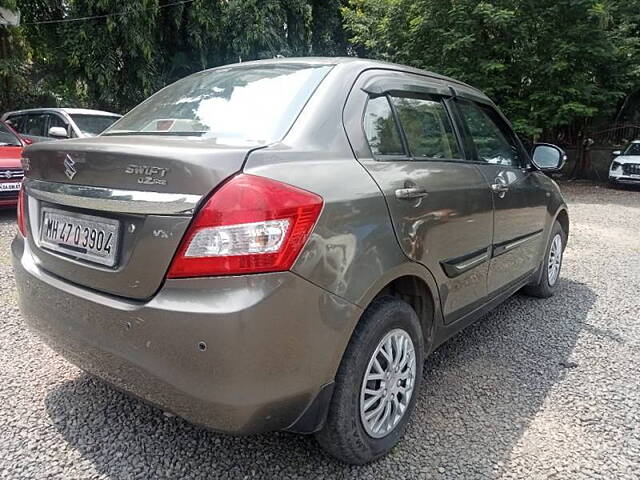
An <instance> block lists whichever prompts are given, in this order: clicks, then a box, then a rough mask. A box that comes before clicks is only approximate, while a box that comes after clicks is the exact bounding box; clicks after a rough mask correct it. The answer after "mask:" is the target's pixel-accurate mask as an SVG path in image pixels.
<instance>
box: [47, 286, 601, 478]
mask: <svg viewBox="0 0 640 480" xmlns="http://www.w3.org/2000/svg"><path fill="white" fill-rule="evenodd" d="M594 302H595V294H594V292H593V291H592V290H591V289H590V288H588V287H587V286H585V285H583V284H580V283H577V282H573V281H570V280H564V281H563V284H562V287H561V290H560V291H559V292H558V294H557V295H556V296H555V297H554V298H551V299H548V300H539V299H532V298H528V297H525V296H523V295H516V296H515V297H513V298H511V299H509V300H508V301H507V302H505V303H504V304H502V305H501V306H500V307H498V308H497V309H496V310H495V311H493V312H492V313H490V314H488V315H486V316H485V317H484V318H483V319H482V320H480V321H479V322H477V323H476V324H475V325H473V326H471V327H469V328H468V329H466V330H465V331H464V332H462V333H460V334H459V335H457V336H456V337H454V338H453V339H451V340H450V341H449V342H447V343H446V344H445V345H444V346H442V347H441V348H440V349H438V350H437V351H436V352H435V353H434V354H433V355H431V356H430V357H429V358H428V360H427V362H426V365H425V376H424V382H423V385H422V391H421V393H420V396H419V398H418V402H417V405H416V411H415V412H414V418H413V422H411V424H410V427H409V429H408V431H407V434H406V435H405V439H404V440H403V441H402V442H401V443H400V445H399V446H398V447H396V448H395V449H394V450H393V451H392V452H391V454H390V455H389V456H387V457H385V458H383V459H382V460H380V461H379V462H380V463H387V464H388V465H386V468H385V471H397V472H398V478H408V477H419V476H423V477H430V476H431V475H435V476H437V477H441V476H444V477H450V478H454V477H461V476H464V477H465V478H495V477H497V476H499V474H500V470H501V466H503V465H505V464H506V463H508V460H509V457H510V454H511V452H512V450H513V448H514V446H515V445H516V444H517V442H518V441H519V440H520V439H521V437H522V436H523V434H524V433H525V432H526V430H527V428H528V426H529V425H530V423H531V421H532V420H533V419H534V418H535V416H536V414H537V413H538V412H539V411H540V410H541V408H542V406H543V403H544V402H545V401H546V399H547V398H548V396H549V395H550V392H551V390H552V389H553V387H554V385H555V384H557V383H558V382H561V381H562V380H563V378H564V376H565V375H567V372H570V371H571V370H572V369H573V368H580V365H578V364H575V363H572V362H571V356H572V351H573V349H574V346H575V344H576V342H577V340H578V338H579V336H580V332H581V331H582V329H583V328H584V327H585V324H586V319H587V314H588V312H589V311H590V309H591V307H592V305H593V304H594ZM46 408H47V412H48V415H49V417H50V420H51V421H52V423H53V425H54V426H55V428H56V429H57V430H58V431H59V432H60V433H61V435H62V436H63V437H64V439H65V440H66V441H67V442H68V445H69V446H70V447H71V448H73V449H76V450H77V451H78V452H79V453H80V454H81V455H82V457H83V458H84V459H85V460H88V461H90V462H91V463H92V464H93V466H94V467H95V469H96V471H97V472H99V473H100V474H101V475H103V476H106V477H108V478H114V479H115V478H133V477H137V478H159V477H162V478H187V477H188V478H223V477H228V478H246V477H252V476H256V475H257V476H258V477H259V478H271V477H272V478H284V477H298V478H300V477H320V476H330V477H340V478H344V477H360V476H366V477H370V476H371V477H372V478H376V471H377V470H378V468H379V467H380V463H378V464H376V463H374V464H372V465H368V466H365V467H351V466H345V465H341V464H338V463H336V462H333V461H331V460H330V459H328V457H327V456H326V455H324V454H323V453H322V451H321V450H320V449H319V447H318V446H317V445H316V444H315V442H314V441H313V439H312V438H310V437H302V436H297V435H292V434H286V433H275V434H268V435H259V436H254V437H231V436H226V435H219V434H216V433H212V432H209V431H207V430H204V429H202V428H199V427H196V426H193V425H190V424H188V423H187V422H185V421H183V420H181V419H179V418H175V417H167V416H165V415H163V413H162V412H161V411H160V410H158V409H157V408H154V407H151V406H148V405H146V404H144V403H142V402H140V401H138V400H136V399H132V398H130V397H128V396H127V395H125V394H123V393H120V392H117V391H115V390H113V389H112V388H111V387H109V386H107V385H106V384H104V383H103V382H101V381H99V380H96V379H94V378H92V377H90V376H88V375H85V374H82V375H79V376H78V377H77V378H76V379H74V380H71V381H68V382H65V383H63V384H61V385H59V386H57V387H56V388H55V389H53V390H52V391H50V392H49V393H48V395H47V397H46ZM392 469H393V470H392Z"/></svg>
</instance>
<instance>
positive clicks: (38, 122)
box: [24, 115, 47, 137]
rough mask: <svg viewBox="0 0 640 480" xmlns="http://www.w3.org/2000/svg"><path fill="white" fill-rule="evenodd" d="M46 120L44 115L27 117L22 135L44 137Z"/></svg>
mask: <svg viewBox="0 0 640 480" xmlns="http://www.w3.org/2000/svg"><path fill="white" fill-rule="evenodd" d="M46 120H47V116H46V115H27V121H26V125H25V128H24V130H25V131H24V134H25V135H33V136H35V137H44V135H45V132H44V127H45V123H46Z"/></svg>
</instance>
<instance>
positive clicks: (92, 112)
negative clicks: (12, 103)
mask: <svg viewBox="0 0 640 480" xmlns="http://www.w3.org/2000/svg"><path fill="white" fill-rule="evenodd" d="M43 112H57V113H66V114H68V115H96V116H105V117H121V116H122V115H120V114H119V113H112V112H105V111H103V110H91V109H89V108H58V107H43V108H28V109H25V110H15V111H13V112H7V113H5V114H4V115H3V117H6V116H8V115H17V114H24V113H43Z"/></svg>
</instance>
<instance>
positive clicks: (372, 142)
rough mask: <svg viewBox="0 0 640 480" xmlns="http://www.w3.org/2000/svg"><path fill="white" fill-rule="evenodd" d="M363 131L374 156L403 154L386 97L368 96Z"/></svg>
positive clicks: (398, 134)
mask: <svg viewBox="0 0 640 480" xmlns="http://www.w3.org/2000/svg"><path fill="white" fill-rule="evenodd" d="M364 132H365V135H366V136H367V140H368V142H369V146H370V147H371V151H372V152H373V155H374V156H384V155H405V151H404V148H403V146H402V141H401V140H400V132H399V130H398V125H397V124H396V120H395V117H394V116H393V111H392V110H391V105H389V100H388V99H387V97H376V98H370V99H369V101H368V102H367V108H366V110H365V112H364Z"/></svg>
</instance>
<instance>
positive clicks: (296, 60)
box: [200, 57, 488, 98]
mask: <svg viewBox="0 0 640 480" xmlns="http://www.w3.org/2000/svg"><path fill="white" fill-rule="evenodd" d="M348 63H350V64H356V65H358V66H360V67H361V71H364V70H369V69H372V68H380V69H385V70H396V71H399V72H405V73H413V74H416V75H422V76H426V77H431V78H436V79H438V80H443V81H445V82H447V83H451V84H454V85H459V86H462V87H466V88H469V89H471V90H474V91H475V92H477V93H478V94H480V95H481V96H482V97H486V98H488V97H487V96H486V95H485V94H484V93H483V92H482V91H481V90H478V89H477V88H476V87H474V86H472V85H469V84H467V83H464V82H462V81H460V80H456V79H455V78H451V77H447V76H445V75H441V74H439V73H434V72H430V71H428V70H422V69H419V68H415V67H410V66H408V65H401V64H399V63H391V62H385V61H382V60H371V59H368V58H360V57H279V58H271V59H267V60H253V61H250V62H242V63H234V64H230V65H221V66H219V67H214V68H211V69H208V70H205V71H213V70H217V69H225V68H230V67H250V66H252V65H278V64H285V65H286V64H288V65H309V66H313V65H340V64H348ZM200 73H201V72H200Z"/></svg>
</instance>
